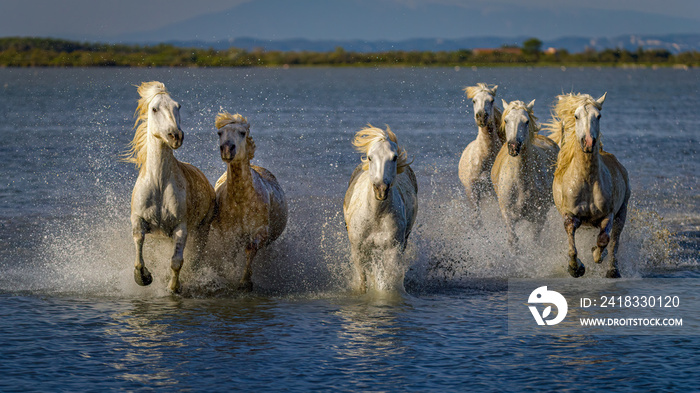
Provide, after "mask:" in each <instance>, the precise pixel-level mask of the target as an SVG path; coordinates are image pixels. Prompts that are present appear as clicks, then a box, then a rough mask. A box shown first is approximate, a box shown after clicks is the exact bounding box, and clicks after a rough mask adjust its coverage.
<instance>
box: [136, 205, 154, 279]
mask: <svg viewBox="0 0 700 393" xmlns="http://www.w3.org/2000/svg"><path fill="white" fill-rule="evenodd" d="M131 230H132V234H133V237H134V244H135V245H136V261H135V263H134V281H136V283H137V284H139V285H141V286H146V285H150V284H151V283H152V282H153V276H152V275H151V272H149V271H148V269H146V264H145V262H144V260H143V242H144V240H145V238H146V233H148V223H146V221H145V220H144V219H143V218H141V217H132V218H131Z"/></svg>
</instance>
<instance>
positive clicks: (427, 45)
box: [167, 34, 700, 53]
mask: <svg viewBox="0 0 700 393" xmlns="http://www.w3.org/2000/svg"><path fill="white" fill-rule="evenodd" d="M528 38H531V37H526V36H521V37H510V38H508V37H474V38H461V39H434V38H433V39H429V38H421V39H411V40H402V41H386V40H385V41H363V40H350V41H343V40H307V39H287V40H263V39H257V38H250V37H241V38H232V39H227V40H219V41H212V42H205V41H168V42H167V43H169V44H172V45H175V46H179V47H194V48H213V49H228V48H230V47H236V48H241V49H246V50H254V49H257V48H260V49H264V50H267V51H284V52H290V51H296V52H301V51H310V52H330V51H333V50H335V49H336V48H338V47H340V48H343V49H345V50H346V51H352V52H386V51H392V50H402V51H412V50H416V51H455V50H459V49H474V48H498V47H501V46H504V45H514V46H518V47H520V46H522V43H523V42H524V41H525V40H527V39H528ZM542 47H543V48H545V49H546V48H549V47H552V48H556V49H566V50H568V51H569V52H571V53H579V52H583V51H585V50H586V49H594V50H597V51H599V50H603V49H615V48H621V49H627V50H630V51H634V50H636V49H637V48H639V47H641V48H643V49H666V50H668V51H669V52H671V53H680V52H687V51H697V52H700V34H671V35H663V36H652V35H649V36H642V35H623V36H617V37H613V38H585V37H563V38H558V39H554V40H544V41H543V44H542Z"/></svg>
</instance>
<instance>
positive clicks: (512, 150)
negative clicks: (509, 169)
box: [508, 142, 523, 157]
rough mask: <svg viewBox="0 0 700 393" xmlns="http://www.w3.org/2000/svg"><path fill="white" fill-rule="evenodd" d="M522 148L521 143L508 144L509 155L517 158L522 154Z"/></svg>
mask: <svg viewBox="0 0 700 393" xmlns="http://www.w3.org/2000/svg"><path fill="white" fill-rule="evenodd" d="M522 146H523V144H522V143H520V142H508V154H510V155H511V157H517V156H518V154H520V149H521V148H522Z"/></svg>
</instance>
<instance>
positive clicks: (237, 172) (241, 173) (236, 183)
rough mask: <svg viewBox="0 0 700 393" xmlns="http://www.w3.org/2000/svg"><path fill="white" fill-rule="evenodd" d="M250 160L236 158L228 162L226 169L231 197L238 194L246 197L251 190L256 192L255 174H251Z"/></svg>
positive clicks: (228, 190)
mask: <svg viewBox="0 0 700 393" xmlns="http://www.w3.org/2000/svg"><path fill="white" fill-rule="evenodd" d="M250 171H251V168H250V161H248V160H247V159H246V160H238V161H236V160H234V161H231V162H229V163H228V168H227V170H226V183H227V190H226V191H227V192H228V194H229V197H230V198H233V199H235V198H236V197H237V196H238V197H240V198H246V197H247V195H248V194H249V192H251V191H252V192H254V191H255V188H254V187H253V176H252V174H251V172H250Z"/></svg>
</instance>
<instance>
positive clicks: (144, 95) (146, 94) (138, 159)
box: [122, 81, 169, 171]
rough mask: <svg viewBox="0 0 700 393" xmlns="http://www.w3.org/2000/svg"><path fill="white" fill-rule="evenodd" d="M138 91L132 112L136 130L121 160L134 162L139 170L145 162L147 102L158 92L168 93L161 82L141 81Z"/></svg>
mask: <svg viewBox="0 0 700 393" xmlns="http://www.w3.org/2000/svg"><path fill="white" fill-rule="evenodd" d="M137 91H138V93H139V95H140V96H141V98H139V102H138V106H137V107H136V111H135V112H134V117H136V122H135V123H134V128H135V129H136V132H135V133H134V139H132V140H131V142H130V143H129V150H128V151H127V152H125V153H124V154H123V156H122V160H123V161H125V162H131V163H134V164H136V167H137V168H139V171H140V170H141V168H142V167H143V164H144V163H145V162H146V152H147V149H146V140H147V136H148V104H150V102H151V100H152V99H153V97H155V96H157V95H158V94H169V93H168V90H167V89H166V88H165V85H164V84H162V83H161V82H156V81H153V82H143V83H142V84H141V86H139V87H138V90H137Z"/></svg>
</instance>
